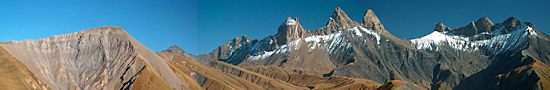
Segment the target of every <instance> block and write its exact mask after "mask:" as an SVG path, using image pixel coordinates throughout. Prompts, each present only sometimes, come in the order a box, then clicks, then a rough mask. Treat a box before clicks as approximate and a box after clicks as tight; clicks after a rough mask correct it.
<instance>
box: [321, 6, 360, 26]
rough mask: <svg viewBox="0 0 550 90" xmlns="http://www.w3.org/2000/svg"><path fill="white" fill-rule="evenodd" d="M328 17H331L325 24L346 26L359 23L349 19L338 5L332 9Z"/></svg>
mask: <svg viewBox="0 0 550 90" xmlns="http://www.w3.org/2000/svg"><path fill="white" fill-rule="evenodd" d="M330 18H332V19H331V20H330V21H329V23H327V24H334V25H336V27H341V28H347V27H352V26H357V25H359V24H358V23H357V22H355V21H353V20H351V19H350V18H349V17H348V15H346V13H345V12H344V11H343V10H342V9H340V7H337V8H336V9H334V12H333V13H332V16H331V17H330ZM332 21H334V23H331V22H332Z"/></svg>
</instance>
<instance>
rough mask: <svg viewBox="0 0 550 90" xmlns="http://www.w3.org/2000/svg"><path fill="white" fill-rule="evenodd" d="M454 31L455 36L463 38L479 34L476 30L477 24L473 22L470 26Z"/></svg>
mask: <svg viewBox="0 0 550 90" xmlns="http://www.w3.org/2000/svg"><path fill="white" fill-rule="evenodd" d="M454 31H455V34H458V35H463V36H472V35H476V34H477V33H478V30H477V28H476V24H475V22H474V21H472V22H471V23H470V24H468V25H466V26H465V27H460V28H458V29H456V30H454Z"/></svg>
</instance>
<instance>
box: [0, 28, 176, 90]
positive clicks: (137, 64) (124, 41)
mask: <svg viewBox="0 0 550 90" xmlns="http://www.w3.org/2000/svg"><path fill="white" fill-rule="evenodd" d="M0 45H1V46H2V47H4V48H5V49H6V50H7V51H8V52H9V53H10V54H12V55H13V56H14V57H15V58H17V59H18V60H20V61H21V62H22V63H23V64H25V66H27V68H29V70H30V71H32V72H33V73H34V74H36V76H37V77H38V78H40V79H41V80H42V81H44V83H46V84H47V85H48V86H49V87H50V88H52V89H62V90H67V89H131V86H132V84H133V83H137V82H135V80H136V79H137V78H138V77H139V76H140V73H141V72H142V71H143V70H149V69H147V68H150V69H154V70H152V71H156V72H153V73H159V74H158V75H160V77H158V78H153V79H160V81H162V82H161V83H158V84H168V85H169V86H170V87H169V88H173V89H184V88H186V87H183V86H185V83H186V82H185V81H182V80H178V79H174V78H178V77H177V76H176V75H175V74H174V73H173V72H171V71H172V70H171V69H170V68H169V67H168V66H167V65H166V63H164V62H162V59H161V58H160V57H158V56H157V55H155V54H154V52H152V51H151V50H149V49H147V48H146V47H145V46H143V45H141V44H140V43H139V42H138V41H137V40H135V39H134V38H133V37H131V36H130V35H129V34H128V33H126V31H124V30H122V29H121V28H119V27H109V26H107V27H101V28H94V29H89V30H84V31H81V32H76V33H70V34H63V35H56V36H52V37H50V38H42V39H39V40H23V41H11V42H10V43H7V44H0ZM159 60H161V61H159ZM168 85H167V86H168Z"/></svg>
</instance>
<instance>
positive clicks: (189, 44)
mask: <svg viewBox="0 0 550 90" xmlns="http://www.w3.org/2000/svg"><path fill="white" fill-rule="evenodd" d="M197 22H198V3H197V2H196V1H194V0H177V1H164V2H158V1H141V2H135V1H125V0H120V1H115V0H113V1H111V0H108V1H107V0H105V1H100V0H82V1H80V0H78V1H76V2H75V1H69V0H67V1H50V0H33V1H30V0H13V1H11V0H2V1H0V31H1V32H0V42H7V41H11V40H18V41H19V40H25V39H40V38H47V37H50V36H52V35H60V34H66V33H73V32H78V31H82V30H85V29H90V28H96V27H103V26H118V27H122V29H124V30H126V32H128V33H129V34H130V35H132V36H133V37H134V38H136V39H137V40H138V41H139V42H141V43H142V44H144V45H145V46H147V47H148V48H149V49H151V50H153V51H155V52H160V51H162V50H164V49H166V48H168V47H170V46H172V45H178V46H180V47H181V48H184V49H185V50H186V51H189V52H197V51H198V50H197V48H196V47H198V44H197V43H196V42H198V41H197V40H198V39H197V38H198V23H197Z"/></svg>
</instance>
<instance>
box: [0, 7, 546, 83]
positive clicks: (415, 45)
mask: <svg viewBox="0 0 550 90" xmlns="http://www.w3.org/2000/svg"><path fill="white" fill-rule="evenodd" d="M273 30H274V29H273ZM277 30H278V32H277V33H276V34H273V35H271V36H267V37H265V38H263V39H251V38H249V37H247V36H240V37H236V38H234V39H231V40H229V41H228V42H227V43H225V44H223V45H221V46H219V47H218V48H216V49H214V50H213V51H212V52H210V53H208V54H202V55H192V54H189V53H187V52H186V51H185V50H183V49H181V48H179V47H178V46H175V45H174V46H171V47H169V48H168V49H166V50H163V51H161V52H157V53H155V52H153V51H152V50H150V49H148V48H147V47H145V46H144V45H142V44H141V43H140V42H138V40H136V39H134V38H133V37H132V36H131V35H130V34H128V33H127V32H126V31H124V30H123V29H122V28H120V27H112V26H105V27H99V28H93V29H88V30H83V31H80V32H75V33H69V34H63V35H55V36H52V37H49V38H42V39H38V40H30V39H27V40H23V41H10V42H0V63H2V65H0V87H2V89H8V90H11V89H14V90H20V89H44V90H50V89H53V90H68V89H70V90H75V89H78V90H84V89H86V90H88V89H108V90H112V89H124V90H127V89H135V90H167V89H177V90H185V89H191V90H203V89H207V90H221V89H223V90H265V89H277V90H302V89H303V90H308V89H323V90H325V89H329V90H341V89H345V90H348V89H351V90H358V89H360V90H390V89H391V90H424V89H428V90H439V89H442V90H451V89H452V90H487V89H490V90H492V89H497V90H502V89H511V90H531V89H536V90H548V89H550V66H548V65H549V64H550V46H549V45H550V37H549V36H548V35H546V34H545V33H543V32H541V31H539V30H538V29H537V28H536V27H535V24H533V23H531V22H522V21H520V20H518V19H517V18H515V17H510V18H508V19H506V20H505V21H503V22H501V23H493V21H491V20H490V19H489V18H488V17H481V18H480V19H478V20H477V21H472V22H471V23H467V24H465V26H463V27H459V28H454V29H452V28H451V27H447V26H445V25H444V24H443V23H437V24H435V28H434V30H433V32H431V33H429V34H427V35H425V36H422V37H419V38H414V39H404V38H399V37H395V36H393V35H392V34H390V32H388V30H386V29H385V28H384V25H382V23H381V21H380V20H379V19H378V18H377V16H376V15H375V13H374V12H373V11H372V10H368V11H366V12H365V14H364V17H363V21H362V22H361V23H359V22H356V21H352V20H351V19H350V18H349V17H348V16H347V15H346V13H344V11H343V10H341V9H340V8H336V9H335V10H334V12H333V13H332V16H331V17H330V18H328V22H327V23H326V25H325V26H324V27H322V28H320V29H318V30H306V29H304V28H302V25H300V22H299V20H298V18H291V17H289V18H287V19H286V20H285V21H284V22H283V23H282V24H281V25H280V26H279V28H278V29H277ZM189 43H195V42H189Z"/></svg>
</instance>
